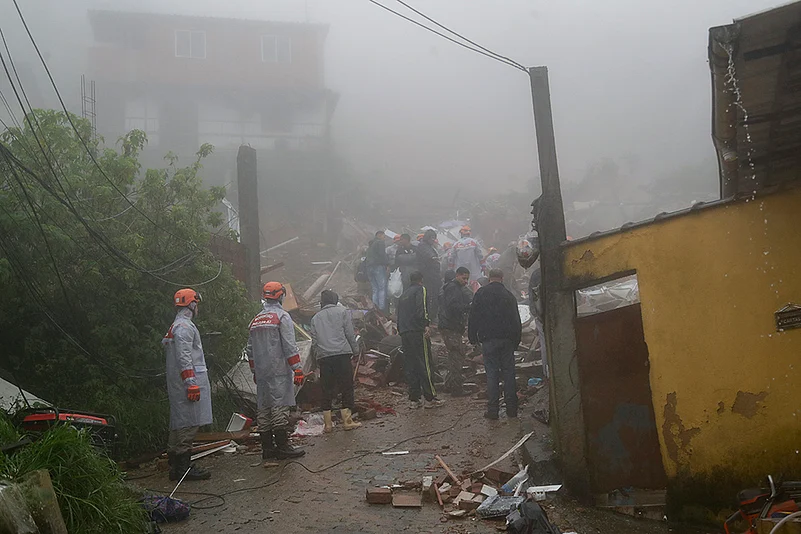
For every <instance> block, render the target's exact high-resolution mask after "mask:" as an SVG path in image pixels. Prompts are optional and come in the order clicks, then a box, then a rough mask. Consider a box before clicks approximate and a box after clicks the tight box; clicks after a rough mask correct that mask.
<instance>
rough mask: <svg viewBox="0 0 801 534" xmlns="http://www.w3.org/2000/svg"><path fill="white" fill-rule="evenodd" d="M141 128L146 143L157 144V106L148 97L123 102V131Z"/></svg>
mask: <svg viewBox="0 0 801 534" xmlns="http://www.w3.org/2000/svg"><path fill="white" fill-rule="evenodd" d="M131 130H142V131H143V132H145V133H146V134H147V144H148V145H150V146H158V144H159V108H158V106H157V105H156V103H155V102H153V101H152V100H150V99H149V98H136V99H133V100H128V101H127V102H125V131H126V132H130V131H131Z"/></svg>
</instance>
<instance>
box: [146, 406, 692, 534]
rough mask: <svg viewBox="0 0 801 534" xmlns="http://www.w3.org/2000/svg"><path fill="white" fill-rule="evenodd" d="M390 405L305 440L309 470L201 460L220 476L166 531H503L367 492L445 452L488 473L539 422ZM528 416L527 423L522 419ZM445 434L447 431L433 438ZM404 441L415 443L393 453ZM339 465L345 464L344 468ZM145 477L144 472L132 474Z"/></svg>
mask: <svg viewBox="0 0 801 534" xmlns="http://www.w3.org/2000/svg"><path fill="white" fill-rule="evenodd" d="M367 394H369V392H368V393H367ZM364 395H365V392H364V390H360V396H364ZM389 399H394V404H395V408H396V410H397V415H385V416H382V417H379V418H378V419H374V420H372V421H367V422H365V423H364V426H363V427H362V428H361V429H358V430H355V431H352V432H344V431H342V430H340V429H335V431H334V433H332V434H330V435H325V436H319V437H310V438H306V440H305V445H306V450H307V454H306V456H305V457H304V458H302V459H301V462H300V463H302V464H303V466H301V465H299V464H297V463H288V464H286V465H284V466H283V467H274V468H269V469H266V468H264V467H262V466H261V465H260V456H259V455H257V454H254V453H253V454H246V453H236V454H222V453H219V454H217V455H214V456H212V457H208V458H205V459H203V460H201V462H202V465H203V466H204V467H207V468H209V469H211V470H212V471H213V478H212V479H211V480H209V481H205V482H191V483H185V484H184V486H182V488H181V490H185V491H186V492H187V493H179V494H177V495H176V496H177V497H179V498H182V499H184V500H186V501H189V502H195V503H197V504H196V505H195V506H194V508H193V510H192V515H191V517H190V519H189V520H187V521H185V522H182V523H179V524H175V525H169V526H166V527H164V530H165V532H167V533H169V534H184V533H186V534H190V533H191V534H198V533H210V532H214V533H229V532H230V533H250V532H252V533H260V532H287V533H294V532H334V533H351V532H374V533H386V532H431V533H490V532H497V527H498V526H500V525H502V524H503V522H502V521H500V522H498V521H483V520H480V519H477V518H465V519H449V520H446V518H445V517H444V515H443V513H442V511H441V510H440V508H439V506H438V505H437V504H436V502H434V503H430V502H429V503H425V504H424V505H423V508H409V509H401V508H393V507H392V506H391V505H369V504H367V503H366V502H365V489H366V488H367V487H369V486H377V485H388V484H393V483H398V482H403V481H420V480H421V479H422V477H423V476H424V475H432V474H433V475H434V476H435V477H436V476H438V475H439V474H440V473H442V471H441V468H439V466H438V464H437V462H436V460H435V459H434V455H435V454H439V455H441V456H442V457H443V458H444V459H445V461H446V462H447V463H448V465H449V466H450V467H451V468H452V469H453V470H454V471H456V472H457V474H459V473H462V472H467V471H472V470H475V469H478V468H481V467H483V466H484V465H486V464H487V463H489V461H491V460H494V459H495V458H497V457H499V456H500V455H501V454H503V453H504V452H505V451H506V450H508V449H509V448H510V447H511V446H512V445H514V444H515V443H516V442H517V440H518V439H519V438H520V437H521V435H522V430H521V421H522V423H525V424H526V426H527V428H528V427H530V426H531V425H532V423H531V421H533V419H532V418H531V417H530V414H529V413H528V412H527V410H526V409H525V406H524V407H523V410H522V414H521V419H511V420H507V419H505V418H502V419H501V420H500V421H488V420H486V419H484V418H483V416H482V415H483V410H484V406H483V402H482V401H476V400H471V399H469V398H458V399H451V398H447V397H446V399H447V405H446V406H444V407H442V408H438V409H433V410H414V411H412V410H410V409H409V408H408V407H407V406H406V404H407V402H406V400H405V399H404V398H403V397H402V396H398V395H390V394H389V393H388V392H384V394H383V396H382V397H381V399H380V400H381V402H382V403H383V404H387V403H389V402H392V400H389ZM523 418H528V419H526V420H525V421H523ZM534 428H535V431H536V434H535V435H534V436H533V437H532V439H535V440H541V442H542V444H543V446H544V447H547V446H548V443H549V438H548V429H547V427H545V426H544V425H541V424H539V423H536V422H534ZM447 429H449V430H447ZM443 430H447V431H445V432H442V431H443ZM436 432H439V433H438V434H435V435H431V434H433V433H436ZM401 440H408V441H406V442H405V443H402V444H400V445H398V446H397V447H394V445H395V444H396V443H397V442H399V441H401ZM390 447H392V448H393V450H408V451H409V454H405V455H399V456H384V455H381V454H376V453H371V452H373V451H381V450H385V449H387V448H390ZM365 454H366V455H365ZM359 455H365V456H361V457H359ZM349 458H352V459H350V460H347V459H349ZM343 460H346V461H344V462H343ZM338 462H341V463H339V465H335V464H337V463H338ZM517 462H518V460H517V459H515V458H510V459H508V460H507V461H506V462H505V463H504V464H502V467H504V468H506V469H508V470H510V471H511V470H514V471H516V470H517V469H516V467H517ZM304 466H305V468H307V469H308V471H307V470H306V469H304ZM151 469H152V468H151ZM309 471H313V472H314V473H312V472H309ZM146 474H147V471H146V470H142V471H140V472H136V473H131V476H132V477H136V476H142V475H146ZM138 483H139V484H140V485H141V486H145V485H146V486H147V487H149V488H152V489H156V490H159V491H160V492H162V493H165V494H169V492H170V491H171V490H172V484H171V483H170V482H169V481H168V480H167V476H166V473H157V474H155V475H153V476H151V477H148V478H145V479H141V480H140V481H138ZM189 491H192V492H197V493H188V492H189ZM213 495H218V496H220V497H216V496H213ZM223 499H224V500H223ZM546 510H547V511H548V513H549V515H550V517H551V519H552V520H553V521H554V522H556V523H557V524H558V526H559V527H560V528H561V529H562V531H563V532H571V531H575V532H577V533H578V534H590V533H604V534H606V533H608V534H663V533H664V534H666V533H668V532H681V531H680V530H675V529H673V530H671V529H669V528H668V526H667V525H666V524H663V523H656V522H650V521H640V520H635V519H633V518H629V517H626V516H621V515H617V514H612V513H606V512H602V511H599V510H595V509H586V508H582V507H581V506H578V505H577V504H576V503H575V502H572V501H571V500H569V499H566V498H557V499H553V500H549V501H548V502H547V504H546Z"/></svg>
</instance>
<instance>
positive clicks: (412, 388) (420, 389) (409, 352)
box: [401, 332, 437, 401]
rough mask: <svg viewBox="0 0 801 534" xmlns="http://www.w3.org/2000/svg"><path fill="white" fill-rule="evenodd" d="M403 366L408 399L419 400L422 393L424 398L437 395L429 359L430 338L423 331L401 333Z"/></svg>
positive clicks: (431, 364) (430, 398)
mask: <svg viewBox="0 0 801 534" xmlns="http://www.w3.org/2000/svg"><path fill="white" fill-rule="evenodd" d="M401 342H402V343H403V367H404V368H405V369H406V383H407V384H408V385H409V399H410V400H413V401H419V400H420V395H421V393H422V395H423V397H425V399H426V400H432V399H433V398H434V397H436V396H437V390H436V389H434V364H433V361H432V360H431V340H430V339H428V338H426V337H425V334H424V333H423V332H405V333H403V334H401Z"/></svg>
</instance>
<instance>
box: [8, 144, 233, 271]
mask: <svg viewBox="0 0 801 534" xmlns="http://www.w3.org/2000/svg"><path fill="white" fill-rule="evenodd" d="M0 153H2V154H3V156H4V159H6V161H7V162H8V163H9V164H11V163H13V164H14V165H16V166H17V167H18V168H19V169H21V170H22V171H23V172H25V173H26V174H28V175H29V176H31V177H32V178H34V180H36V181H37V182H38V183H39V184H40V185H41V186H42V187H43V188H44V189H45V190H46V191H47V192H48V193H50V195H51V196H53V197H54V198H55V199H56V200H58V201H59V203H61V204H62V205H64V206H65V207H66V208H67V209H68V210H69V211H70V212H71V213H72V214H73V215H74V216H75V217H76V218H77V219H78V220H79V221H80V222H81V224H82V225H83V227H84V228H85V229H86V231H87V232H88V233H89V234H90V235H91V236H92V237H93V238H94V239H95V241H97V242H98V244H100V245H101V248H102V249H103V250H105V251H106V253H108V254H109V255H111V256H112V257H114V258H116V259H117V260H118V261H120V262H121V263H122V264H123V265H125V266H126V267H128V268H129V269H133V270H135V271H138V272H140V273H142V274H146V275H149V276H151V277H153V278H155V279H157V280H159V281H161V282H164V283H165V284H169V285H172V286H176V287H200V286H204V285H206V284H209V283H211V282H213V281H215V280H216V279H217V278H218V277H219V276H220V274H221V273H222V261H221V260H218V269H217V274H215V275H214V276H212V277H211V278H209V279H207V280H204V281H202V282H195V283H181V282H173V281H172V280H168V279H166V278H163V277H162V276H160V275H159V274H157V273H159V272H160V271H161V270H163V269H165V268H168V267H169V266H171V265H174V264H175V263H177V261H180V259H179V260H176V261H173V262H172V263H170V264H168V265H166V266H164V267H160V268H159V269H155V270H148V269H144V268H143V267H141V266H139V265H138V264H137V263H136V262H134V261H133V260H132V259H130V258H129V257H128V256H127V255H126V254H125V253H124V252H122V251H120V250H118V249H117V248H116V247H115V246H114V245H113V244H112V243H110V241H109V240H108V238H107V237H106V236H105V235H104V234H102V233H101V232H99V231H98V230H96V229H94V228H93V227H92V226H91V225H90V224H89V222H88V221H87V220H86V219H84V218H83V216H82V215H81V214H80V213H79V212H78V210H77V209H76V208H75V206H74V205H73V204H72V202H70V200H69V198H62V197H60V196H59V195H58V193H57V192H56V191H54V190H53V189H52V188H51V187H50V186H49V184H47V182H46V181H44V180H43V179H42V178H41V177H39V176H38V175H37V174H36V173H35V172H34V171H33V170H31V169H29V168H28V167H27V166H25V164H24V163H23V162H22V161H20V160H19V158H17V157H16V156H15V155H14V154H13V153H12V152H11V150H9V148H8V147H6V146H5V145H4V144H2V143H0ZM51 170H52V171H53V172H55V169H53V168H52V167H51ZM56 181H58V179H57V178H56ZM62 190H63V187H62Z"/></svg>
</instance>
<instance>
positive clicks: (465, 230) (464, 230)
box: [459, 225, 470, 235]
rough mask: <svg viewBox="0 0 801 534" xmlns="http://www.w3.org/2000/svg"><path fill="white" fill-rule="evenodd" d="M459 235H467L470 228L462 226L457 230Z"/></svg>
mask: <svg viewBox="0 0 801 534" xmlns="http://www.w3.org/2000/svg"><path fill="white" fill-rule="evenodd" d="M459 233H460V234H461V235H464V234H469V233H470V227H469V226H467V225H464V226H462V227H461V228H460V229H459Z"/></svg>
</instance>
